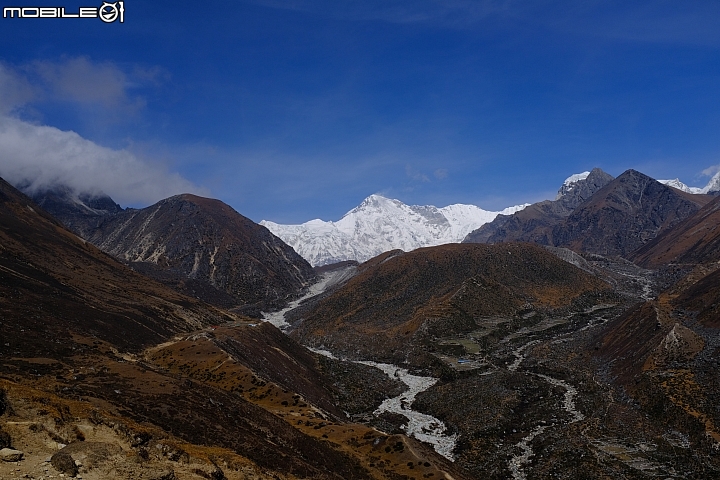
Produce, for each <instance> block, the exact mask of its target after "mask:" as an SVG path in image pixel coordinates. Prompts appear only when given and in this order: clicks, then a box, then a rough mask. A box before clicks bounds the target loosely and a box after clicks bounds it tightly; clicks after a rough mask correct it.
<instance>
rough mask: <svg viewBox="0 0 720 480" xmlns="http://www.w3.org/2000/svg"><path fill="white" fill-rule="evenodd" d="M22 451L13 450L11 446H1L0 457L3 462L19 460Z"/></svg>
mask: <svg viewBox="0 0 720 480" xmlns="http://www.w3.org/2000/svg"><path fill="white" fill-rule="evenodd" d="M23 455H24V454H23V452H21V451H20V450H13V449H12V448H3V449H2V450H0V459H1V460H3V461H4V462H19V461H20V460H22V458H23Z"/></svg>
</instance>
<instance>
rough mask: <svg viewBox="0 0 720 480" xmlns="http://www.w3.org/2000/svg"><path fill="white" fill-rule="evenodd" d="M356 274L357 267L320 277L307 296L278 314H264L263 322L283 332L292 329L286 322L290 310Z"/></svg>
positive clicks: (309, 289)
mask: <svg viewBox="0 0 720 480" xmlns="http://www.w3.org/2000/svg"><path fill="white" fill-rule="evenodd" d="M354 274H355V267H347V268H343V269H341V270H335V271H332V272H328V273H326V274H324V275H323V276H322V277H320V280H319V281H318V282H317V283H313V284H312V285H311V286H310V287H309V288H308V290H307V292H306V293H305V295H303V296H302V297H300V298H298V299H297V300H293V301H292V302H290V303H289V304H288V306H287V307H285V308H283V309H282V310H278V311H277V312H269V313H266V312H262V316H263V318H262V319H263V321H264V322H270V323H272V324H273V325H275V326H276V327H277V328H279V329H280V330H282V331H285V330H287V329H288V328H289V327H290V324H289V323H288V322H287V321H286V320H285V314H286V313H288V312H289V311H290V310H293V309H294V308H297V307H298V306H299V305H300V304H301V303H302V302H304V301H305V300H307V299H308V298H312V297H314V296H316V295H320V294H321V293H323V292H324V291H325V290H327V289H328V288H330V287H332V286H333V285H336V284H338V283H340V282H343V281H345V280H347V279H348V278H350V277H352V276H353V275H354Z"/></svg>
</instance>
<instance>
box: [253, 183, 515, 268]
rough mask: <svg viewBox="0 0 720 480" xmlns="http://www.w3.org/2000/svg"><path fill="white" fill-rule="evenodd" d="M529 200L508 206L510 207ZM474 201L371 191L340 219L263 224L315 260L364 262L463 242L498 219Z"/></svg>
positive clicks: (322, 262) (316, 263)
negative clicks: (414, 201)
mask: <svg viewBox="0 0 720 480" xmlns="http://www.w3.org/2000/svg"><path fill="white" fill-rule="evenodd" d="M524 207H525V206H524V205H522V206H515V207H510V208H509V209H505V210H504V211H503V213H512V212H515V211H517V210H520V209H522V208H524ZM498 213H500V212H488V211H487V210H483V209H481V208H479V207H477V206H475V205H463V204H455V205H448V206H447V207H442V208H437V207H435V206H432V205H424V206H423V205H412V206H411V205H405V204H404V203H402V202H401V201H400V200H395V199H391V198H386V197H384V196H382V195H380V194H373V195H370V196H369V197H367V198H366V199H365V200H363V201H362V203H361V204H360V205H358V206H357V207H355V208H353V209H352V210H350V211H349V212H347V213H346V214H345V215H343V217H342V218H341V219H340V220H338V221H336V222H323V221H321V220H311V221H309V222H306V223H303V224H302V225H279V224H277V223H273V222H268V221H265V220H263V221H262V222H260V224H261V225H263V226H265V227H267V228H268V229H269V230H270V231H271V232H273V233H274V234H275V235H277V236H278V237H280V238H281V239H282V240H283V241H285V242H286V243H288V244H289V245H290V246H292V247H293V248H295V250H296V251H297V252H298V253H299V254H300V255H301V256H302V257H304V258H305V259H306V260H308V261H309V262H310V263H311V264H312V265H314V266H322V265H327V264H330V263H335V262H340V261H344V260H355V261H360V262H363V261H365V260H368V259H370V258H372V257H375V256H377V255H379V254H381V253H383V252H386V251H389V250H395V249H400V250H405V251H410V250H415V249H417V248H420V247H429V246H435V245H441V244H445V243H459V242H460V241H461V240H462V239H463V238H465V236H466V235H467V234H468V233H470V232H471V231H472V230H474V229H476V228H478V227H479V226H480V225H483V224H484V223H486V222H489V221H491V220H492V219H494V218H495V217H496V216H497V215H498Z"/></svg>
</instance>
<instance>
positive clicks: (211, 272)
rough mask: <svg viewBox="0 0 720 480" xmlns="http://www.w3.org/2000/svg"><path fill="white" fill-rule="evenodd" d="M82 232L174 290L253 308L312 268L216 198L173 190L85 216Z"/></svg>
mask: <svg viewBox="0 0 720 480" xmlns="http://www.w3.org/2000/svg"><path fill="white" fill-rule="evenodd" d="M92 221H93V224H92V225H90V226H88V228H85V229H83V231H84V232H85V233H86V237H85V238H86V239H87V240H88V241H90V242H91V243H93V244H94V245H97V246H98V247H99V248H100V249H102V250H103V251H105V252H107V253H110V254H111V255H113V256H115V257H117V258H119V259H121V260H123V261H126V262H129V263H130V264H132V265H133V268H136V269H138V270H139V271H141V272H143V273H144V274H146V275H149V276H151V277H153V278H155V279H157V280H159V281H161V282H163V283H165V284H167V285H169V286H171V287H173V288H174V289H176V290H178V291H180V292H182V293H185V294H188V295H190V296H196V297H199V298H201V299H203V300H206V301H208V302H210V303H214V304H217V305H220V306H223V307H226V308H230V307H240V311H242V312H243V313H247V314H255V315H257V314H258V313H259V311H260V310H263V309H272V308H276V307H279V306H281V305H283V304H284V303H285V302H286V301H287V299H289V298H292V297H293V296H295V295H297V294H298V293H299V292H300V291H301V290H302V289H303V288H304V287H306V286H307V285H309V284H310V283H312V281H313V280H314V279H315V273H314V272H313V270H312V267H311V266H310V265H309V264H308V263H307V262H306V261H305V260H304V259H302V258H301V257H300V256H299V255H298V254H297V253H295V251H294V250H293V249H292V248H290V247H289V246H287V245H286V244H285V243H284V242H282V240H280V239H279V238H277V237H275V236H274V235H273V234H271V233H270V231H268V230H267V229H266V228H265V227H262V226H260V225H257V224H256V223H254V222H252V221H251V220H249V219H248V218H245V217H243V216H242V215H240V214H239V213H237V212H236V211H235V210H233V209H232V208H231V207H230V206H228V205H226V204H225V203H223V202H221V201H219V200H213V199H208V198H202V197H197V196H195V195H178V196H175V197H171V198H168V199H165V200H162V201H160V202H158V203H156V204H155V205H152V206H150V207H147V208H143V209H140V210H133V209H128V210H125V211H122V212H119V213H116V214H112V215H104V216H101V217H95V218H93V219H92Z"/></svg>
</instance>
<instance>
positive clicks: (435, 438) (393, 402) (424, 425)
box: [307, 347, 458, 461]
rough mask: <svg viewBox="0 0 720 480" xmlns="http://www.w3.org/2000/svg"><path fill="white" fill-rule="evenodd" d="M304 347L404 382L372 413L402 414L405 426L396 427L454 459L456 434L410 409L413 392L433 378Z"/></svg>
mask: <svg viewBox="0 0 720 480" xmlns="http://www.w3.org/2000/svg"><path fill="white" fill-rule="evenodd" d="M307 348H308V349H309V350H311V351H313V352H315V353H319V354H320V355H324V356H326V357H328V358H332V359H335V360H344V361H351V362H353V363H359V364H362V365H367V366H370V367H375V368H377V369H379V370H382V371H383V372H384V373H385V375H387V376H388V377H390V378H392V379H395V380H400V381H401V382H403V383H404V384H405V385H407V387H408V389H407V390H406V391H404V392H403V393H401V394H400V395H398V396H397V397H392V398H388V399H386V400H385V401H383V402H382V403H381V404H380V406H379V407H378V408H376V409H375V411H374V412H373V415H380V414H382V413H384V412H389V413H396V414H399V415H402V416H403V417H405V418H407V419H408V423H407V426H403V427H400V428H403V429H404V430H405V434H406V435H408V436H409V437H413V438H415V439H417V440H420V441H421V442H425V443H429V444H431V445H432V446H433V448H434V449H435V451H436V452H437V453H439V454H440V455H442V456H443V457H445V458H447V459H448V460H450V461H454V460H455V457H454V456H453V454H452V451H453V449H454V448H455V444H456V443H457V439H458V435H457V433H455V434H453V435H448V434H447V427H446V426H445V424H444V423H443V422H442V421H441V420H439V419H437V418H435V417H433V416H431V415H426V414H424V413H420V412H416V411H415V410H413V409H412V408H411V406H412V403H413V402H414V401H415V397H416V396H417V394H418V393H420V392H423V391H425V390H427V389H428V388H430V387H432V386H433V385H435V383H436V382H437V380H438V379H437V378H433V377H421V376H418V375H412V374H410V372H408V370H407V369H405V368H400V367H398V366H396V365H390V364H388V363H377V362H370V361H365V360H345V359H339V358H337V357H336V356H335V355H333V354H332V353H331V352H328V351H327V350H322V349H316V348H310V347H307Z"/></svg>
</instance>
